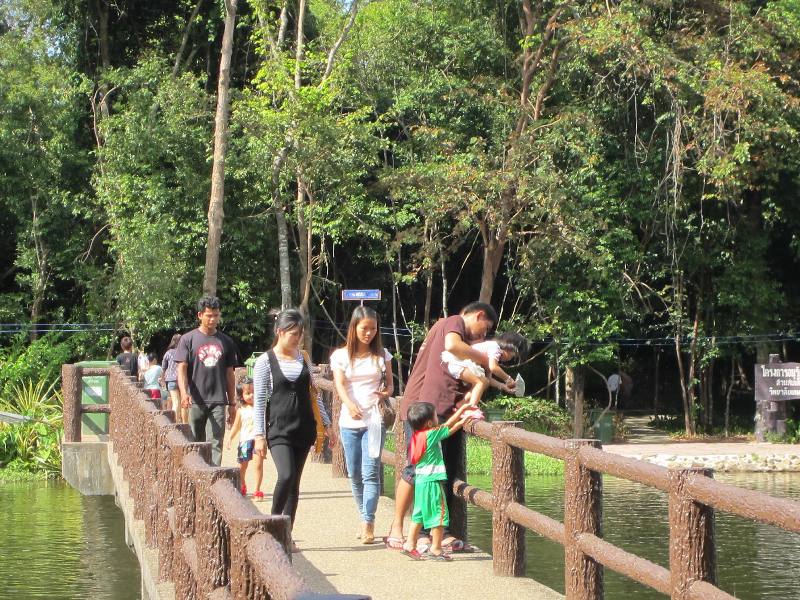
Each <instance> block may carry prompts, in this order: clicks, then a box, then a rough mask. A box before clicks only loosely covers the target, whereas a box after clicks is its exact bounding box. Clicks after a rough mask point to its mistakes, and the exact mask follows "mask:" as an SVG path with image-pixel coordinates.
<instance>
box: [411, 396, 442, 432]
mask: <svg viewBox="0 0 800 600" xmlns="http://www.w3.org/2000/svg"><path fill="white" fill-rule="evenodd" d="M435 415H436V409H435V408H434V406H433V404H431V403H430V402H415V403H414V404H412V405H411V406H409V407H408V424H409V425H411V429H413V430H414V431H419V430H420V429H424V428H425V425H427V424H428V422H429V421H430V420H431V419H433V417H434V416H435Z"/></svg>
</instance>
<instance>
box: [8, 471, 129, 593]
mask: <svg viewBox="0 0 800 600" xmlns="http://www.w3.org/2000/svg"><path fill="white" fill-rule="evenodd" d="M0 515H1V517H0V600H12V599H14V600H19V599H21V598H25V599H40V598H41V599H47V600H53V599H58V600H72V599H75V600H78V599H81V600H83V599H84V598H91V599H92V600H135V599H137V598H139V592H140V573H139V563H138V561H137V559H136V556H135V555H134V554H133V552H132V551H131V550H130V549H129V548H128V547H127V546H126V545H125V539H124V535H125V534H124V523H123V516H122V512H121V511H120V510H119V509H118V508H117V507H116V506H115V504H114V498H113V497H111V496H81V495H80V494H79V493H78V492H77V491H75V490H73V489H72V488H71V487H69V486H68V485H67V484H66V483H64V482H24V483H3V482H0Z"/></svg>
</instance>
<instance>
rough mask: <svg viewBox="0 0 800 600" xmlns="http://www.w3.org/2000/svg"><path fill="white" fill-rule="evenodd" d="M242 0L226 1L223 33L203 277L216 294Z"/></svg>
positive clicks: (209, 292)
mask: <svg viewBox="0 0 800 600" xmlns="http://www.w3.org/2000/svg"><path fill="white" fill-rule="evenodd" d="M237 2H238V0H225V31H224V33H223V35H222V57H221V59H220V63H219V84H218V86H217V115H216V119H215V123H214V166H213V169H212V171H211V199H210V200H209V203H208V244H207V246H206V267H205V273H204V276H203V293H204V294H207V295H212V296H213V295H216V293H217V274H218V270H219V249H220V242H221V240H222V221H223V218H224V216H225V213H224V209H223V205H224V203H225V154H226V153H227V149H228V120H229V119H230V83H231V56H232V55H233V33H234V29H235V26H236V4H237Z"/></svg>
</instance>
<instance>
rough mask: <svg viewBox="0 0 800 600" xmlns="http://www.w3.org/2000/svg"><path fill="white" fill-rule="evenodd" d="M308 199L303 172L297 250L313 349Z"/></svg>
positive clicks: (306, 335) (299, 187)
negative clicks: (306, 212)
mask: <svg viewBox="0 0 800 600" xmlns="http://www.w3.org/2000/svg"><path fill="white" fill-rule="evenodd" d="M306 198H308V200H309V202H311V201H312V198H311V195H310V194H309V193H307V190H306V187H305V184H304V183H303V176H302V171H300V172H299V173H298V175H297V205H296V209H297V250H298V253H299V255H300V267H301V271H300V306H299V307H298V308H299V310H300V314H302V315H303V319H304V320H305V322H306V328H305V329H304V330H303V335H304V338H305V343H306V348H309V349H310V348H311V340H312V339H313V337H314V332H313V328H312V324H311V311H310V310H309V304H310V301H311V277H312V276H313V274H314V266H313V264H312V256H313V247H312V239H311V223H309V222H308V218H307V217H306V214H305V199H306Z"/></svg>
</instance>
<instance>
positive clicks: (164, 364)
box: [161, 333, 189, 423]
mask: <svg viewBox="0 0 800 600" xmlns="http://www.w3.org/2000/svg"><path fill="white" fill-rule="evenodd" d="M180 340H181V334H180V333H176V334H175V335H173V336H172V339H171V340H170V342H169V346H168V347H167V351H166V352H164V358H162V359H161V369H162V370H163V371H164V374H163V375H162V376H161V377H162V383H163V384H164V386H165V387H166V388H167V394H169V399H170V403H171V406H170V408H172V410H173V411H175V422H176V423H188V422H189V411H188V410H187V409H185V408H183V407H181V394H180V391H179V390H178V363H177V362H176V361H175V350H176V349H177V347H178V342H179V341H180Z"/></svg>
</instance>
